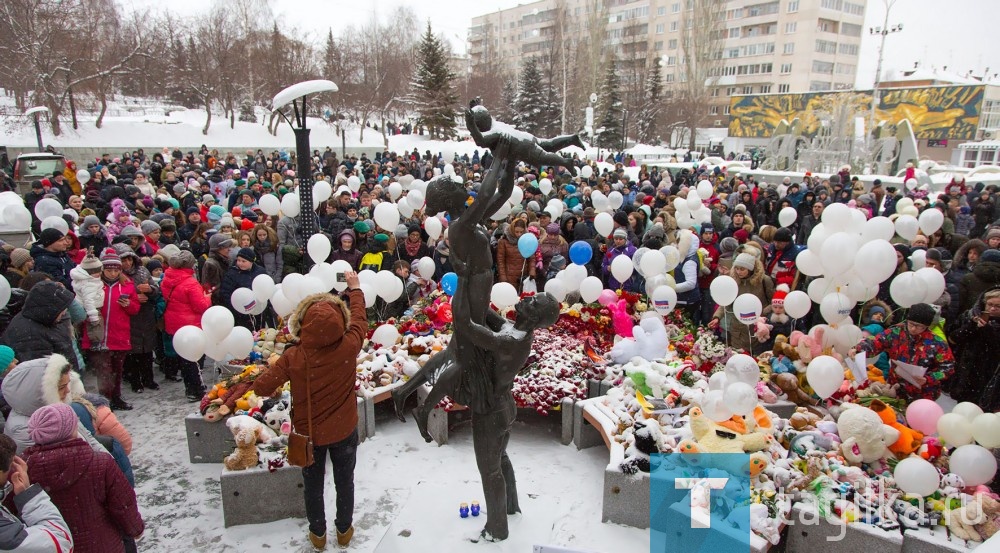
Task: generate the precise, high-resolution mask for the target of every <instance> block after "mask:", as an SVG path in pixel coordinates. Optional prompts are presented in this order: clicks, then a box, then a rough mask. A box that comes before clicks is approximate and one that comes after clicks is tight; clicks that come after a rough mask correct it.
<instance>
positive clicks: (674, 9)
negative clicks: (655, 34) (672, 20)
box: [670, 2, 681, 13]
mask: <svg viewBox="0 0 1000 553" xmlns="http://www.w3.org/2000/svg"><path fill="white" fill-rule="evenodd" d="M679 11H681V3H680V2H674V3H673V4H671V5H670V13H677V12H679Z"/></svg>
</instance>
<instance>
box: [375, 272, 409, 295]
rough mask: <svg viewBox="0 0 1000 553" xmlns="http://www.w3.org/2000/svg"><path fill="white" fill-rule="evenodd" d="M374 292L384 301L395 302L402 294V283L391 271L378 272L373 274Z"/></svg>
mask: <svg viewBox="0 0 1000 553" xmlns="http://www.w3.org/2000/svg"><path fill="white" fill-rule="evenodd" d="M375 292H376V293H377V294H378V295H379V296H381V297H382V299H384V300H385V301H388V302H391V301H395V300H396V299H397V298H399V295H400V294H402V292H403V281H401V280H400V279H399V277H397V276H396V275H395V273H393V272H392V271H385V270H383V271H379V272H378V273H375Z"/></svg>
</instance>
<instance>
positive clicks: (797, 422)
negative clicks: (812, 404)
mask: <svg viewBox="0 0 1000 553" xmlns="http://www.w3.org/2000/svg"><path fill="white" fill-rule="evenodd" d="M821 420H823V418H822V417H820V416H819V415H817V414H816V413H813V412H811V411H809V410H808V409H806V408H805V407H796V408H795V413H792V416H791V417H789V418H788V423H789V424H791V425H792V428H794V429H796V430H798V431H800V432H801V431H804V430H816V423H818V422H819V421H821Z"/></svg>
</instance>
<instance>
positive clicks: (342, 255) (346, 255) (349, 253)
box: [327, 228, 362, 271]
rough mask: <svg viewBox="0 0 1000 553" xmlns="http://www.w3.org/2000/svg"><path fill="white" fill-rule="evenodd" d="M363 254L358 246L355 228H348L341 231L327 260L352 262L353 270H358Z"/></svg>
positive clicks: (331, 261) (330, 261)
mask: <svg viewBox="0 0 1000 553" xmlns="http://www.w3.org/2000/svg"><path fill="white" fill-rule="evenodd" d="M361 256H362V254H361V250H359V249H358V247H357V239H356V237H355V235H354V229H353V228H346V229H344V230H342V231H340V236H338V237H337V243H336V244H334V248H333V249H332V250H331V251H330V257H329V258H327V262H329V263H333V262H334V261H340V260H343V261H346V262H348V263H350V265H351V270H352V271H357V270H358V266H359V265H360V264H361Z"/></svg>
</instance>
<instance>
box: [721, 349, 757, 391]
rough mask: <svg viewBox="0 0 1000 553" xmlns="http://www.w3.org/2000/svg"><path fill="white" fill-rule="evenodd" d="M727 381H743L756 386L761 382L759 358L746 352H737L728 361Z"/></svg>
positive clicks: (731, 382)
mask: <svg viewBox="0 0 1000 553" xmlns="http://www.w3.org/2000/svg"><path fill="white" fill-rule="evenodd" d="M725 373H726V382H728V383H730V384H733V383H735V382H742V383H744V384H747V385H749V386H756V385H757V383H758V382H760V366H759V365H757V360H756V359H754V358H753V357H750V356H749V355H747V354H745V353H737V354H735V355H733V356H732V357H730V358H729V360H727V361H726V369H725Z"/></svg>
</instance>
